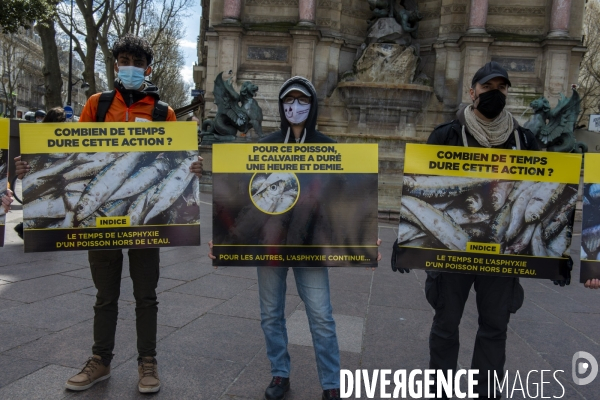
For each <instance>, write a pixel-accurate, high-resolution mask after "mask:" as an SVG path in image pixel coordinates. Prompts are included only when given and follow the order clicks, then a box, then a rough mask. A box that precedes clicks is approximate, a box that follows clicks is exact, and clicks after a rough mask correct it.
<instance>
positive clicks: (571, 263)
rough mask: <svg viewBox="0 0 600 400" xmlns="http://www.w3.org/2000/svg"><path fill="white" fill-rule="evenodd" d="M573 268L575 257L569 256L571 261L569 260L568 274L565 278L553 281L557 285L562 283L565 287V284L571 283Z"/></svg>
mask: <svg viewBox="0 0 600 400" xmlns="http://www.w3.org/2000/svg"><path fill="white" fill-rule="evenodd" d="M572 270H573V259H572V258H571V257H569V261H567V276H566V277H565V279H564V280H559V281H552V282H554V284H555V285H560V286H562V287H564V286H565V285H570V284H571V271H572Z"/></svg>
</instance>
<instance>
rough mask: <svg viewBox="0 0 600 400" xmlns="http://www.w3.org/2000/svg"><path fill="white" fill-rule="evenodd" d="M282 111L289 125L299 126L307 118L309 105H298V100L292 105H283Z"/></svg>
mask: <svg viewBox="0 0 600 400" xmlns="http://www.w3.org/2000/svg"><path fill="white" fill-rule="evenodd" d="M283 111H284V112H285V119H287V120H288V121H289V123H290V124H294V125H296V124H300V123H302V122H304V121H306V118H308V113H309V112H310V104H300V103H299V102H298V99H296V100H295V101H294V102H293V103H292V104H285V103H284V104H283Z"/></svg>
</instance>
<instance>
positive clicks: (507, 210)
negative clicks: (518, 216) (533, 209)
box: [490, 202, 512, 243]
mask: <svg viewBox="0 0 600 400" xmlns="http://www.w3.org/2000/svg"><path fill="white" fill-rule="evenodd" d="M511 208H512V204H511V203H510V202H506V203H504V205H503V206H502V208H501V209H500V211H498V214H496V216H495V217H494V219H493V220H492V223H491V225H490V241H491V242H492V243H501V242H502V241H503V240H504V237H505V236H506V231H507V230H508V226H509V224H510V216H511Z"/></svg>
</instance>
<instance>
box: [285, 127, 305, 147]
mask: <svg viewBox="0 0 600 400" xmlns="http://www.w3.org/2000/svg"><path fill="white" fill-rule="evenodd" d="M290 131H291V128H290V127H288V130H287V134H286V135H285V140H284V141H283V143H288V142H289V140H290ZM305 139H306V128H304V134H303V135H302V139H301V140H300V142H298V139H296V143H304V140H305Z"/></svg>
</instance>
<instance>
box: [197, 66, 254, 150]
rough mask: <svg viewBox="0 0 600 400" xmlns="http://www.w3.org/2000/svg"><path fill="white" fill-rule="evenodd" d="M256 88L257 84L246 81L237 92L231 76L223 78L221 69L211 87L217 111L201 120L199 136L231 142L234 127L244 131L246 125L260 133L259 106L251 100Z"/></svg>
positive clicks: (213, 140) (246, 128)
mask: <svg viewBox="0 0 600 400" xmlns="http://www.w3.org/2000/svg"><path fill="white" fill-rule="evenodd" d="M257 91H258V86H256V85H254V84H253V83H252V82H249V81H246V82H244V83H243V84H242V88H241V90H240V93H239V94H238V93H237V92H236V91H235V89H234V88H233V85H232V84H231V78H229V79H228V80H226V81H225V80H223V73H222V72H221V73H220V74H219V75H217V77H216V78H215V87H214V91H213V94H214V98H215V104H216V105H217V115H216V116H215V118H214V119H206V120H204V122H203V123H202V132H201V133H200V140H201V141H202V142H203V143H205V144H209V143H214V142H232V141H234V140H235V138H236V135H237V133H238V131H240V132H242V133H244V134H245V133H247V132H248V131H249V130H250V128H254V131H255V132H256V134H257V135H258V137H259V138H260V137H262V136H263V132H262V120H263V114H262V109H261V108H260V106H259V105H258V103H257V102H256V100H254V96H255V95H256V92H257ZM240 103H241V104H240Z"/></svg>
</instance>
